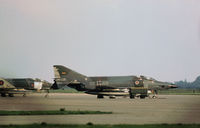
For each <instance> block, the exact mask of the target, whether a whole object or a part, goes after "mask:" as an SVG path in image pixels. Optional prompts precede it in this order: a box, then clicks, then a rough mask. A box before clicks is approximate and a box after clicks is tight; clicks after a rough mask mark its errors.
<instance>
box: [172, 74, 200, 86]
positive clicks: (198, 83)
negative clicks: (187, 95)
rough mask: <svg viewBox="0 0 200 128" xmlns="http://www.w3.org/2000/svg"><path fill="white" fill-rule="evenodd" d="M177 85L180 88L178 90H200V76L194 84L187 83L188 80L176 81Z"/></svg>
mask: <svg viewBox="0 0 200 128" xmlns="http://www.w3.org/2000/svg"><path fill="white" fill-rule="evenodd" d="M175 84H176V85H177V86H178V88H190V89H196V88H198V89H200V76H198V77H197V78H196V80H195V81H193V82H187V80H184V81H176V82H175Z"/></svg>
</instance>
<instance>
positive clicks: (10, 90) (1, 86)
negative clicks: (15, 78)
mask: <svg viewBox="0 0 200 128" xmlns="http://www.w3.org/2000/svg"><path fill="white" fill-rule="evenodd" d="M26 92H27V90H24V89H17V88H16V87H15V86H14V85H13V84H11V83H10V82H8V81H7V80H5V79H3V78H0V93H1V96H2V97H6V95H7V94H8V96H9V97H13V96H14V94H23V95H24V96H25V95H26Z"/></svg>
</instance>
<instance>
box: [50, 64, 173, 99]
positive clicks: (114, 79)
mask: <svg viewBox="0 0 200 128" xmlns="http://www.w3.org/2000/svg"><path fill="white" fill-rule="evenodd" d="M53 67H54V75H55V80H54V81H55V82H54V84H53V86H52V88H53V89H58V88H61V87H63V86H68V87H71V88H74V89H76V90H78V91H84V92H85V93H87V94H93V95H97V98H103V97H104V96H109V97H110V98H114V97H115V96H130V98H134V97H135V96H136V95H137V93H138V95H140V98H145V97H146V96H148V95H147V94H145V95H142V93H140V91H139V92H137V93H135V95H134V96H132V94H133V93H132V92H133V91H131V90H134V88H136V89H137V90H138V89H143V90H144V89H145V90H146V91H145V92H148V93H149V92H153V93H157V90H162V89H169V88H176V87H177V86H176V85H174V84H171V83H167V82H160V81H157V80H155V79H152V78H146V77H144V76H140V77H137V76H107V77H105V76H99V77H88V76H85V75H83V74H80V73H78V72H76V71H73V70H71V69H69V68H67V67H64V66H62V65H54V66H53Z"/></svg>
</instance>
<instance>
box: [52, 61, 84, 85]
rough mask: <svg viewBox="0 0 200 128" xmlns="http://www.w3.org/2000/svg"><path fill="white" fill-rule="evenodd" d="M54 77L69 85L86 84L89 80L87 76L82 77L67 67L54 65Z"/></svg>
mask: <svg viewBox="0 0 200 128" xmlns="http://www.w3.org/2000/svg"><path fill="white" fill-rule="evenodd" d="M53 67H54V75H55V79H60V80H62V81H65V82H67V83H70V82H81V83H82V82H84V81H85V80H86V79H87V76H85V75H82V74H80V73H78V72H75V71H73V70H71V69H69V68H67V67H64V66H62V65H54V66H53Z"/></svg>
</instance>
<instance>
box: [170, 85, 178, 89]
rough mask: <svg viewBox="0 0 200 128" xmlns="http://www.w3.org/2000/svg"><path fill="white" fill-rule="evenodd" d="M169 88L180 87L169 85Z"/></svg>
mask: <svg viewBox="0 0 200 128" xmlns="http://www.w3.org/2000/svg"><path fill="white" fill-rule="evenodd" d="M168 87H169V88H178V86H176V85H175V84H170V85H168Z"/></svg>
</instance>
